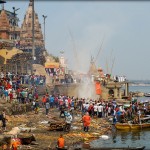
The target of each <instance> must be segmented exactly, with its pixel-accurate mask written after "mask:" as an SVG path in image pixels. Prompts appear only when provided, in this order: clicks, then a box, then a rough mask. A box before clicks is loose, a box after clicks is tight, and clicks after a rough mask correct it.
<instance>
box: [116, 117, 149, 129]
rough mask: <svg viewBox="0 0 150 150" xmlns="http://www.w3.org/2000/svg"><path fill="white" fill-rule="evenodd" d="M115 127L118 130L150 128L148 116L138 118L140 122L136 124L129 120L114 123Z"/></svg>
mask: <svg viewBox="0 0 150 150" xmlns="http://www.w3.org/2000/svg"><path fill="white" fill-rule="evenodd" d="M115 127H116V129H118V130H140V129H144V128H150V116H146V117H143V118H140V123H138V124H133V123H131V122H128V123H116V124H115Z"/></svg>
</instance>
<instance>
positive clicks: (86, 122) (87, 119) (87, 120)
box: [82, 115, 91, 127]
mask: <svg viewBox="0 0 150 150" xmlns="http://www.w3.org/2000/svg"><path fill="white" fill-rule="evenodd" d="M82 120H83V123H84V126H85V127H87V126H90V123H91V117H90V116H89V115H84V116H83V117H82Z"/></svg>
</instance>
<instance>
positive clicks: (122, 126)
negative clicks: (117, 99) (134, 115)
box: [115, 123, 150, 130]
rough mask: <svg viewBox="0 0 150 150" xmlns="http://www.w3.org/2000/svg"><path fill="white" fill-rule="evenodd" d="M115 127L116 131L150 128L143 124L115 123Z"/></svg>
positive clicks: (148, 124) (149, 125)
mask: <svg viewBox="0 0 150 150" xmlns="http://www.w3.org/2000/svg"><path fill="white" fill-rule="evenodd" d="M115 127H116V129H118V130H140V129H144V128H150V123H143V124H128V123H116V124H115Z"/></svg>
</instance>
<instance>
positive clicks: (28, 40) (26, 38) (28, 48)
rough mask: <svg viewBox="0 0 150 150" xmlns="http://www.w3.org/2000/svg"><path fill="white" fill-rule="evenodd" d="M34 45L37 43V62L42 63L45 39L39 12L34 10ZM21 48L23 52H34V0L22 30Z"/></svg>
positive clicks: (29, 7)
mask: <svg viewBox="0 0 150 150" xmlns="http://www.w3.org/2000/svg"><path fill="white" fill-rule="evenodd" d="M34 18H35V19H34V39H35V40H34V45H35V57H36V60H35V63H40V64H42V62H41V61H42V60H41V57H42V56H43V52H44V47H45V46H44V39H43V34H42V29H41V24H40V23H39V19H38V14H37V13H35V12H34ZM20 49H21V50H22V51H23V52H32V1H30V3H29V6H28V9H27V11H26V14H25V16H24V20H23V23H22V25H21V31H20Z"/></svg>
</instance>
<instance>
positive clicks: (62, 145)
mask: <svg viewBox="0 0 150 150" xmlns="http://www.w3.org/2000/svg"><path fill="white" fill-rule="evenodd" d="M64 146H65V140H64V138H63V137H60V138H59V139H58V147H59V148H63V147H64Z"/></svg>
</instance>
